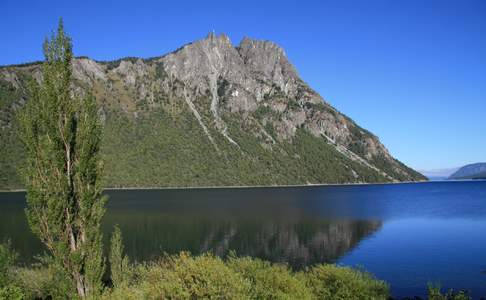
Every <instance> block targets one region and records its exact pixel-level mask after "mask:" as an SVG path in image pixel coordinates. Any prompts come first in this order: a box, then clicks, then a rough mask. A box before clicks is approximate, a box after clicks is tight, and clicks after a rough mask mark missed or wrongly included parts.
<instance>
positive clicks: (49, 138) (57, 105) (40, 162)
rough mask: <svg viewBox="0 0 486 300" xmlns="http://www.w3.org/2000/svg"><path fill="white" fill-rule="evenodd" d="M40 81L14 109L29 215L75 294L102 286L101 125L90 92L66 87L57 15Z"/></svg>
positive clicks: (67, 50)
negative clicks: (18, 111)
mask: <svg viewBox="0 0 486 300" xmlns="http://www.w3.org/2000/svg"><path fill="white" fill-rule="evenodd" d="M44 55H45V62H44V64H43V69H42V75H43V76H42V77H43V80H42V83H41V84H38V83H37V82H35V81H32V82H31V85H30V99H29V101H28V102H27V104H26V105H25V107H24V109H23V111H22V112H21V114H20V117H19V121H20V125H21V139H22V142H23V144H24V147H25V149H26V160H25V163H24V165H23V166H22V168H21V170H20V173H21V175H22V178H23V181H24V185H25V187H26V189H27V203H28V207H27V209H26V214H27V219H28V221H29V224H30V227H31V228H32V231H33V232H34V233H35V234H36V235H37V236H38V237H39V238H40V240H41V241H42V242H43V243H44V244H45V246H46V247H47V249H48V250H49V252H50V253H51V254H52V262H51V263H52V264H54V265H55V266H57V267H58V269H59V271H60V272H61V273H62V275H63V276H65V277H66V278H68V279H70V280H71V282H72V285H73V287H74V288H75V290H76V292H77V294H78V295H79V296H80V297H85V296H87V295H96V294H99V293H100V292H101V277H102V275H103V272H104V268H105V263H104V258H103V253H102V245H101V243H102V235H101V232H100V228H99V227H100V223H101V219H102V217H103V214H104V211H105V210H104V205H105V202H106V199H105V198H104V197H102V196H101V192H102V190H101V186H100V180H99V177H100V174H101V165H100V161H99V155H98V152H99V147H100V139H101V131H102V129H101V125H100V123H99V121H98V116H97V109H96V103H95V100H94V98H93V97H92V96H90V95H89V94H87V95H84V96H77V95H74V92H73V90H72V83H73V79H72V66H71V62H72V55H73V54H72V43H71V39H70V38H69V37H68V36H67V35H66V34H65V33H64V28H63V23H62V20H61V21H60V22H59V27H58V30H57V33H56V34H53V35H52V37H51V38H50V39H46V41H45V43H44Z"/></svg>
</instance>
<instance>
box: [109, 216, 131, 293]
mask: <svg viewBox="0 0 486 300" xmlns="http://www.w3.org/2000/svg"><path fill="white" fill-rule="evenodd" d="M110 247H111V249H110V267H111V282H112V284H113V286H114V287H115V288H116V287H120V286H122V285H127V284H128V283H129V281H130V279H131V277H132V274H131V273H132V272H131V271H132V270H131V268H130V262H129V260H128V256H126V255H124V254H123V239H122V234H121V230H120V227H118V225H116V226H115V230H114V232H113V236H112V237H111V245H110Z"/></svg>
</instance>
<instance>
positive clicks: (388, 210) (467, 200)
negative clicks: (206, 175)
mask: <svg viewBox="0 0 486 300" xmlns="http://www.w3.org/2000/svg"><path fill="white" fill-rule="evenodd" d="M107 193H108V195H109V196H110V201H109V203H108V210H107V214H106V217H105V221H104V224H103V231H104V232H105V237H106V238H108V237H109V234H110V233H111V231H112V227H113V225H114V224H119V225H120V227H121V229H122V231H123V234H124V239H125V244H126V245H125V247H126V250H127V252H128V254H129V255H130V256H131V257H132V258H133V259H135V260H139V261H141V260H150V259H152V258H153V257H156V256H159V255H160V254H161V253H163V252H168V253H177V252H179V251H181V250H187V251H190V252H192V253H193V254H198V253H203V252H208V251H210V252H213V253H216V254H217V255H222V256H224V255H226V254H227V253H228V252H229V251H230V250H234V251H235V252H236V253H237V254H238V255H251V256H257V257H260V258H263V259H267V260H271V261H274V262H282V263H288V264H289V265H290V266H291V267H293V268H295V269H301V268H304V267H306V266H310V265H312V264H316V263H324V262H328V263H329V262H331V263H337V264H342V265H350V266H361V267H364V268H365V269H366V270H368V271H370V272H372V273H373V274H375V276H377V277H378V278H381V279H384V280H386V281H388V282H389V283H390V284H391V287H392V293H393V295H394V296H396V297H402V296H411V295H417V296H423V295H424V292H425V290H426V284H427V282H440V283H441V284H442V286H444V287H448V288H456V289H460V288H463V289H469V290H471V291H472V295H473V296H475V297H479V296H484V295H486V274H485V271H486V239H485V237H486V181H464V182H430V183H418V184H396V185H363V186H324V187H292V188H249V189H189V190H124V191H121V190H118V191H108V192H107ZM24 197H25V195H24V193H0V239H3V238H6V237H9V238H11V239H12V242H13V244H14V246H15V248H16V249H17V250H18V251H19V252H20V254H21V258H22V260H23V261H24V262H26V263H28V262H30V261H32V257H33V256H34V255H35V254H38V253H39V252H41V251H42V250H41V249H42V247H41V245H40V243H39V242H38V241H37V240H36V239H35V238H34V237H33V236H32V234H31V233H30V231H29V229H28V225H27V222H26V220H25V217H24V214H23V209H24V207H25V200H24Z"/></svg>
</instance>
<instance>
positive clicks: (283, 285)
mask: <svg viewBox="0 0 486 300" xmlns="http://www.w3.org/2000/svg"><path fill="white" fill-rule="evenodd" d="M227 265H228V266H229V267H230V268H231V269H232V270H233V271H235V272H236V273H238V274H241V275H242V276H243V277H244V278H245V279H246V280H248V281H249V282H250V283H251V289H250V295H249V297H248V298H251V299H313V298H314V295H313V294H312V291H311V290H310V289H309V288H307V287H306V285H305V281H303V280H301V278H299V277H298V276H296V274H295V273H293V272H291V271H290V270H289V268H288V267H287V266H285V265H278V264H271V263H269V262H267V261H263V260H260V259H257V258H250V257H243V258H237V257H230V258H229V259H228V261H227Z"/></svg>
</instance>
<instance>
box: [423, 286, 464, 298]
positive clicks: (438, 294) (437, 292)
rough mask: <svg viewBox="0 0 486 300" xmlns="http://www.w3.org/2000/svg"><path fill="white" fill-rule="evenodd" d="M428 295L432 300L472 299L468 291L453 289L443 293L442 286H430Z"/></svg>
mask: <svg viewBox="0 0 486 300" xmlns="http://www.w3.org/2000/svg"><path fill="white" fill-rule="evenodd" d="M428 294H429V299H430V300H470V299H471V297H470V296H469V295H468V293H467V292H466V291H457V292H456V291H454V290H453V289H450V290H448V291H447V292H445V293H442V291H441V288H440V285H438V284H430V283H429V286H428Z"/></svg>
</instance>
